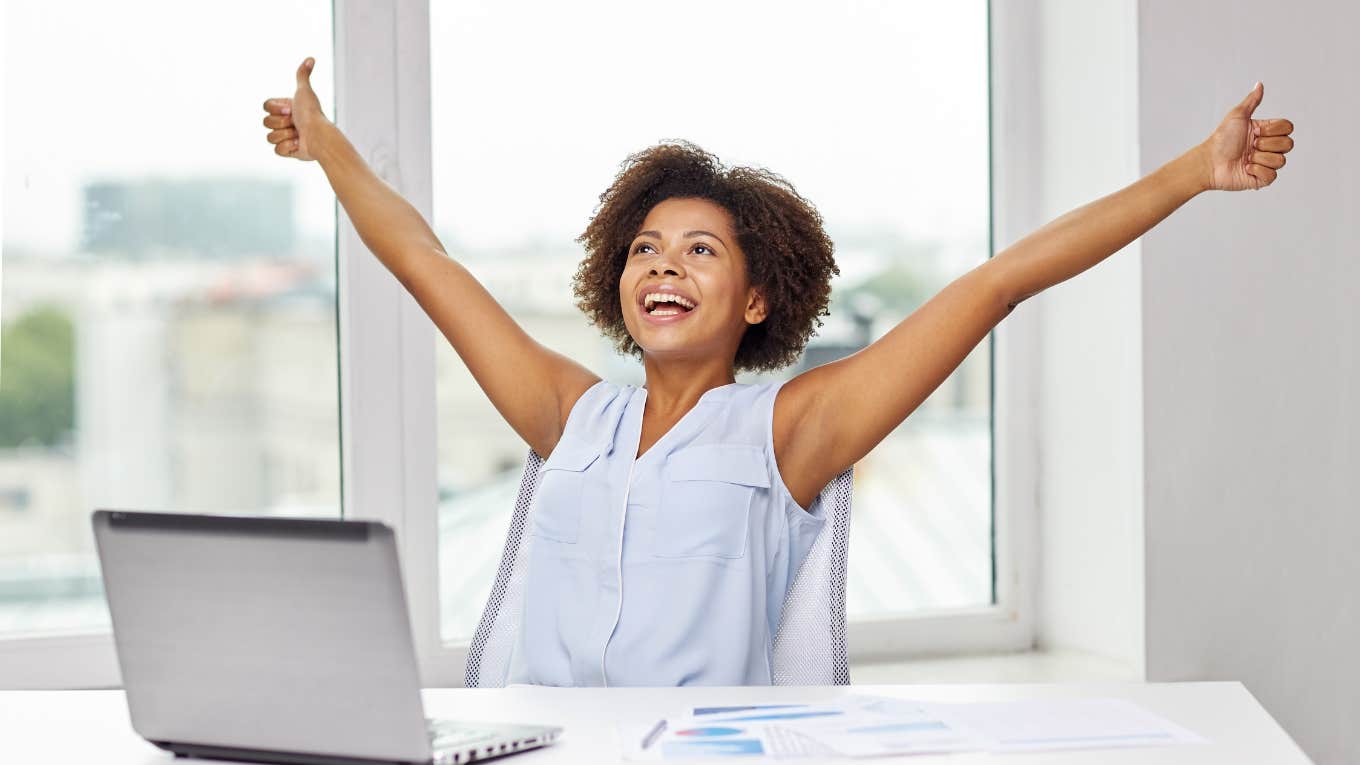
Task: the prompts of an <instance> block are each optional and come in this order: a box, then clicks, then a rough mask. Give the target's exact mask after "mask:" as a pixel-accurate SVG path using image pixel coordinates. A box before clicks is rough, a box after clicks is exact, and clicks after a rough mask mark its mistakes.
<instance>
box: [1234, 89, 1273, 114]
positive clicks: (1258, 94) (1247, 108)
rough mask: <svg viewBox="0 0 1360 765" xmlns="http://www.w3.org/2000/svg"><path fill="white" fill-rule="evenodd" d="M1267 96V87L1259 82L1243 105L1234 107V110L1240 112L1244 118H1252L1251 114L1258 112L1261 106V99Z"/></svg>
mask: <svg viewBox="0 0 1360 765" xmlns="http://www.w3.org/2000/svg"><path fill="white" fill-rule="evenodd" d="M1265 94H1266V87H1265V85H1263V84H1262V83H1260V82H1258V83H1256V85H1255V86H1253V87H1252V89H1251V92H1250V93H1248V94H1247V97H1246V98H1244V99H1242V103H1240V104H1238V105H1237V106H1235V107H1233V110H1234V111H1237V112H1240V113H1241V114H1242V116H1243V117H1250V116H1251V113H1252V112H1254V111H1256V107H1258V106H1260V105H1261V99H1262V98H1264V97H1265Z"/></svg>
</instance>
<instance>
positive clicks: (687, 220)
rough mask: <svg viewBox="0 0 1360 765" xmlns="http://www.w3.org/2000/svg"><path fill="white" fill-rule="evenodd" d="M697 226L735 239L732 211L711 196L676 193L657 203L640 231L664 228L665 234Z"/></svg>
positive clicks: (649, 212)
mask: <svg viewBox="0 0 1360 765" xmlns="http://www.w3.org/2000/svg"><path fill="white" fill-rule="evenodd" d="M693 229H704V230H707V231H711V232H713V233H714V234H717V235H718V236H720V237H722V238H723V239H726V240H728V241H731V239H730V237H731V235H732V214H731V213H729V212H728V211H727V209H726V208H724V207H723V206H722V205H720V204H718V203H717V202H713V201H710V200H708V199H697V198H690V197H685V198H679V197H672V198H670V199H664V200H662V201H661V202H658V203H657V204H656V205H655V206H653V207H652V209H651V210H650V211H648V213H647V217H646V218H645V219H644V220H643V221H642V225H641V226H640V227H639V228H638V231H639V232H641V231H647V230H652V231H660V232H661V233H662V234H663V235H665V234H670V233H672V232H676V231H679V232H684V231H689V230H693Z"/></svg>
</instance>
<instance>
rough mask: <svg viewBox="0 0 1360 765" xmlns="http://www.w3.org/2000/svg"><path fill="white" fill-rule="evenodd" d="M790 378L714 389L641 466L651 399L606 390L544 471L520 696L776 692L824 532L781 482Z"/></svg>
mask: <svg viewBox="0 0 1360 765" xmlns="http://www.w3.org/2000/svg"><path fill="white" fill-rule="evenodd" d="M782 385H783V381H775V382H768V383H761V384H754V385H750V384H743V383H731V384H729V385H724V386H721V387H718V388H713V389H711V390H708V391H706V392H705V393H704V394H703V395H702V396H701V397H700V398H699V401H698V403H697V404H695V405H694V408H693V409H691V410H690V411H689V412H687V413H686V414H685V415H684V416H683V417H681V418H680V420H679V421H677V422H676V423H675V425H674V426H673V427H672V428H671V429H670V430H669V431H668V432H667V433H666V434H665V435H663V436H662V437H661V438H660V439H659V440H658V441H657V442H656V443H655V444H653V445H652V447H651V448H649V449H648V450H647V452H646V453H644V454H643V455H642V456H641V457H638V458H636V459H635V455H636V454H637V449H638V445H639V442H640V439H641V435H642V411H643V404H644V403H645V402H646V399H647V390H646V388H637V387H634V386H631V385H624V386H619V385H615V384H613V383H610V382H607V381H604V380H601V381H600V382H598V383H596V384H595V385H594V386H592V387H591V388H590V389H589V390H587V391H586V392H585V394H584V395H582V396H581V398H580V400H579V401H577V402H576V404H575V405H574V406H573V407H572V410H571V413H570V414H569V415H568V418H567V423H566V428H565V430H564V432H563V434H562V438H561V440H560V441H559V442H558V444H557V446H556V447H555V448H554V449H553V452H552V454H550V455H549V456H548V459H547V460H546V461H545V462H544V464H543V468H542V474H541V478H540V481H539V485H538V493H537V495H536V498H535V500H534V502H535V506H534V508H533V512H532V518H533V520H532V523H531V527H530V529H529V530H528V534H529V536H528V538H527V539H526V540H525V541H526V542H527V543H528V545H529V547H528V549H527V550H525V555H526V562H525V571H524V577H525V579H524V589H523V601H522V603H521V623H520V632H519V634H518V635H517V636H516V639H515V643H514V646H513V648H512V651H511V656H510V662H509V669H508V675H507V677H506V679H505V681H506V684H507V685H511V684H519V683H531V684H538V685H573V686H579V685H591V686H598V685H614V686H622V685H648V686H675V685H769V684H770V683H771V667H770V662H771V649H772V645H773V641H774V634H775V631H776V629H777V628H778V626H779V617H780V611H781V610H782V608H783V604H784V596H785V594H786V593H787V592H788V588H789V586H790V585H791V584H792V582H793V578H794V575H795V574H796V573H797V572H798V567H799V566H800V565H801V564H802V562H803V559H804V558H805V557H806V556H807V553H808V550H809V549H811V547H812V543H813V542H814V541H815V540H816V538H817V534H818V533H819V532H820V531H821V530H822V528H823V527H824V526H825V525H826V515H825V512H824V510H823V509H822V507H821V499H820V497H819V498H818V499H816V500H814V501H813V504H812V507H811V508H810V509H809V510H804V509H803V508H801V507H800V506H799V505H798V503H797V502H796V501H795V500H794V499H793V496H792V495H791V494H790V493H789V490H788V487H787V486H785V484H784V481H783V479H782V478H781V477H780V475H779V469H778V467H777V465H776V463H775V457H774V438H773V432H772V423H773V412H774V399H775V395H776V394H777V393H778V391H779V388H780V387H781V386H782Z"/></svg>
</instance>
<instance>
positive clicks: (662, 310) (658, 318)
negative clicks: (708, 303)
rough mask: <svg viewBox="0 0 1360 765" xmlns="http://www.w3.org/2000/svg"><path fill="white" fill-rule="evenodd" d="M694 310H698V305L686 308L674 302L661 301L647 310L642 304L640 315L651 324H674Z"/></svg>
mask: <svg viewBox="0 0 1360 765" xmlns="http://www.w3.org/2000/svg"><path fill="white" fill-rule="evenodd" d="M696 310H699V306H694V308H688V309H687V308H684V306H681V305H679V304H675V302H661V304H657V306H656V308H653V309H651V310H647V309H646V306H643V308H642V316H643V317H645V319H646V320H647V321H650V323H653V324H675V323H676V321H683V320H684V319H685V317H687V316H690V314H691V313H694V312H696Z"/></svg>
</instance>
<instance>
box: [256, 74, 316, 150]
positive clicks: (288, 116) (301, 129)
mask: <svg viewBox="0 0 1360 765" xmlns="http://www.w3.org/2000/svg"><path fill="white" fill-rule="evenodd" d="M315 65H316V62H315V60H313V59H311V58H308V59H307V60H306V61H303V62H302V65H301V66H299V67H298V70H297V91H296V92H295V93H293V97H292V98H271V99H268V100H267V101H265V102H264V110H265V111H266V112H268V113H269V114H268V116H266V117H265V118H264V126H265V127H267V128H270V130H269V134H268V135H267V136H265V139H266V140H268V141H269V142H270V143H272V144H274V153H275V154H277V155H279V156H280V157H292V158H294V159H301V160H312V159H316V156H315V154H314V153H313V150H314V149H315V148H316V144H317V142H318V141H319V140H320V135H321V132H322V130H323V129H324V126H326V125H328V124H329V123H330V120H328V119H326V115H325V114H323V113H322V112H321V101H320V100H318V99H317V97H316V93H315V92H314V91H313V90H312V83H311V76H312V68H313V67H314V66H315Z"/></svg>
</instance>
